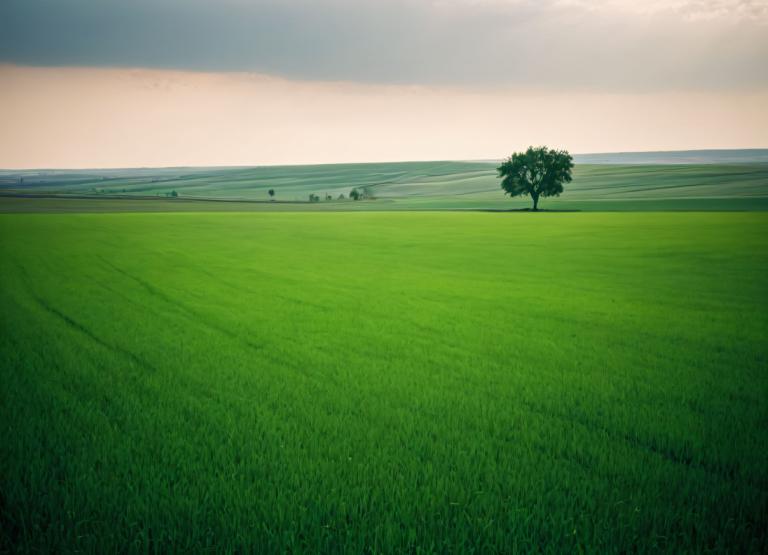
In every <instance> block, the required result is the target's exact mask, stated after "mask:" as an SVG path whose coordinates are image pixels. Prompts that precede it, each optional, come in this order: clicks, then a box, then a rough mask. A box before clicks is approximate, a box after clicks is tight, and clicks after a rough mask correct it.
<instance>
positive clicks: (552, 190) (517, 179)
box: [496, 146, 573, 210]
mask: <svg viewBox="0 0 768 555" xmlns="http://www.w3.org/2000/svg"><path fill="white" fill-rule="evenodd" d="M572 169H573V158H572V157H571V155H570V154H568V151H566V150H554V149H549V148H547V147H545V146H539V147H532V146H530V147H528V150H526V151H525V152H515V153H514V154H513V155H512V156H510V157H509V158H507V159H506V160H504V161H503V162H502V163H501V165H500V166H499V167H498V168H496V170H497V171H498V172H499V177H501V188H502V189H504V193H505V194H507V195H509V196H511V197H516V196H519V195H530V196H531V199H533V209H534V210H538V208H539V197H551V196H559V195H560V193H562V192H563V183H570V182H571V180H572V179H573V178H572V177H571V170H572Z"/></svg>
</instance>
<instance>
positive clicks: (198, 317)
mask: <svg viewBox="0 0 768 555" xmlns="http://www.w3.org/2000/svg"><path fill="white" fill-rule="evenodd" d="M99 258H100V259H101V261H102V262H103V263H104V264H106V265H107V266H109V267H110V268H112V269H113V270H114V271H116V272H118V273H119V274H122V275H123V276H125V277H127V278H128V279H130V280H132V281H134V282H135V283H137V284H139V286H141V287H142V288H143V289H144V290H145V291H147V292H148V293H149V294H150V295H152V296H153V297H155V298H158V299H160V300H161V301H163V302H165V303H166V304H168V305H171V306H172V307H174V308H176V309H177V310H178V311H179V312H181V314H183V315H184V316H185V317H186V318H187V319H189V320H191V321H192V322H194V323H195V324H200V325H202V326H204V327H207V328H209V329H211V330H214V331H216V332H218V333H220V334H222V335H225V336H227V337H229V338H230V339H232V340H234V341H237V342H239V343H242V344H243V345H245V346H246V347H248V348H250V349H252V350H254V351H263V349H264V347H263V346H262V345H258V344H256V343H254V342H253V341H249V340H247V339H243V338H242V337H241V336H239V335H238V334H236V333H234V332H232V331H231V330H228V329H227V328H225V327H223V326H219V325H218V324H214V323H212V322H210V321H208V320H207V319H206V318H205V317H204V316H203V315H202V314H199V313H197V312H195V311H194V310H192V309H190V308H189V307H188V306H186V305H185V304H183V303H181V302H180V301H178V300H176V299H174V298H172V297H169V296H168V295H167V294H165V293H163V292H162V291H161V290H159V289H158V288H157V287H154V286H153V285H152V284H151V283H149V282H147V281H145V280H143V279H141V278H140V277H138V276H135V275H133V274H131V273H130V272H127V271H126V270H123V269H122V268H120V267H118V266H115V265H114V264H113V263H112V262H110V261H109V260H107V259H106V258H104V257H103V256H100V257H99Z"/></svg>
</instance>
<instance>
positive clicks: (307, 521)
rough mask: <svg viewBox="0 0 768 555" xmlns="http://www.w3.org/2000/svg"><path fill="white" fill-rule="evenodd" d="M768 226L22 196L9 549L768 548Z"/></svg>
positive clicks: (7, 473) (11, 327)
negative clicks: (47, 209) (47, 200)
mask: <svg viewBox="0 0 768 555" xmlns="http://www.w3.org/2000/svg"><path fill="white" fill-rule="evenodd" d="M758 182H759V180H758ZM755 187H756V188H758V189H759V187H757V186H755ZM764 188H765V181H764V180H763V181H762V189H764ZM574 196H576V195H574ZM32 202H38V200H35V201H32ZM83 202H98V201H83ZM105 202H117V203H119V202H123V201H105ZM137 202H138V201H137ZM167 202H172V201H167ZM375 202H378V201H375ZM545 207H546V205H545ZM22 211H23V210H22ZM767 247H768V214H766V213H765V212H744V213H736V212H732V213H725V212H719V213H715V212H712V213H671V212H667V213H656V212H625V213H588V212H581V213H542V214H531V213H456V212H450V213H449V212H445V213H443V212H345V213H286V212H284V213H277V212H275V213H266V212H251V213H238V212H233V213H214V212H205V213H202V212H187V213H160V214H151V213H142V212H137V213H109V214H3V215H0V260H2V269H1V270H0V326H1V328H0V368H1V372H2V383H3V387H2V389H1V390H0V399H1V402H0V407H1V408H0V411H1V412H0V417H1V418H0V420H1V421H2V427H1V428H0V445H1V446H2V447H0V454H1V458H0V470H1V472H0V492H1V494H2V496H1V497H0V517H1V518H2V539H1V540H0V542H2V543H0V551H1V550H3V549H9V548H10V547H11V546H13V548H14V549H17V550H21V551H34V550H41V551H44V552H58V551H74V550H83V551H88V552H100V553H109V552H116V551H120V552H122V551H136V552H139V551H141V552H146V551H159V552H165V551H170V550H174V551H194V552H197V551H201V550H204V549H207V550H219V551H225V552H226V551H229V552H234V551H238V552H265V553H273V552H308V553H319V552H332V553H333V552H347V553H366V552H370V553H393V552H409V553H431V552H475V553H494V552H504V553H510V552H521V551H522V552H525V551H538V550H541V551H545V552H565V553H575V552H581V551H587V552H599V553H618V552H631V551H638V552H649V551H654V550H664V551H668V552H675V553H679V552H703V551H709V550H717V551H730V552H754V553H760V552H762V553H764V552H765V551H766V549H768V535H767V534H768V533H767V532H766V530H768V527H766V526H765V525H766V522H767V521H768V471H767V470H766V469H768V450H766V445H768V372H766V369H767V368H766V363H767V362H768V288H766V276H768V248H767Z"/></svg>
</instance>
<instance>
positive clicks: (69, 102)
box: [0, 65, 768, 168]
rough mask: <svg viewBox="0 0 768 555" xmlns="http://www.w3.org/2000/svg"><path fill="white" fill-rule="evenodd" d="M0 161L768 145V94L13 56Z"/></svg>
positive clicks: (153, 161) (100, 162)
mask: <svg viewBox="0 0 768 555" xmlns="http://www.w3.org/2000/svg"><path fill="white" fill-rule="evenodd" d="M0 82H3V83H4V86H2V87H0V122H2V124H1V125H0V168H24V167H27V168H34V167H59V168H77V167H128V166H187V165H253V164H296V163H332V162H372V161H392V160H419V159H420V160H447V159H479V158H484V159H488V158H501V157H503V156H506V155H508V154H509V152H511V151H515V150H520V149H524V148H525V147H527V146H528V145H530V144H546V145H550V146H552V147H562V148H567V149H569V150H570V151H571V152H610V151H634V150H667V149H669V150H674V149H691V148H747V147H764V146H768V135H766V129H768V111H766V110H764V109H762V107H764V106H766V105H768V91H763V92H758V93H753V92H729V93H723V92H699V93H690V92H685V93H681V92H671V93H668V92H664V93H643V94H637V93H620V94H616V93H611V94H607V93H600V92H573V91H562V92H561V91H553V92H548V93H541V92H530V91H519V90H509V89H503V88H502V89H492V90H483V91H478V90H467V89H466V88H462V87H436V86H430V87H420V86H412V85H407V86H402V85H401V86H397V85H373V84H368V85H364V84H350V83H327V82H310V81H290V80H285V79H278V78H275V77H271V76H260V75H255V74H243V73H220V72H217V73H205V72H180V71H168V70H146V69H145V70H136V69H93V68H29V67H24V68H22V67H13V66H1V65H0Z"/></svg>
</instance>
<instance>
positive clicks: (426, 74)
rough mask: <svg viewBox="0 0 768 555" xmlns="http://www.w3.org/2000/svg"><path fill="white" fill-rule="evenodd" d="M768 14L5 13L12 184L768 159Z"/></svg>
mask: <svg viewBox="0 0 768 555" xmlns="http://www.w3.org/2000/svg"><path fill="white" fill-rule="evenodd" d="M765 60H768V0H666V1H662V0H646V1H644V2H637V1H628V0H593V1H586V0H356V1H352V0H215V1H214V0H131V1H130V2H128V1H125V0H0V167H2V168H85V167H136V166H140V167H145V166H181V165H183V166H189V165H195V166H200V165H204V166H207V165H261V164H299V163H333V162H364V161H387V160H431V159H495V158H501V157H503V156H506V155H508V154H509V153H511V152H512V151H516V150H520V149H523V148H525V147H527V146H528V145H530V144H535V145H538V144H546V145H549V146H552V147H557V148H566V149H568V150H570V151H571V152H576V153H585V152H617V151H635V150H674V149H697V148H760V147H768V63H766V61H765Z"/></svg>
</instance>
